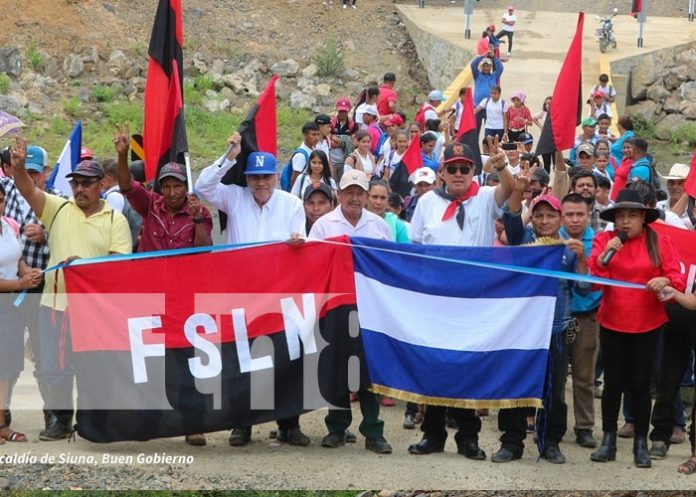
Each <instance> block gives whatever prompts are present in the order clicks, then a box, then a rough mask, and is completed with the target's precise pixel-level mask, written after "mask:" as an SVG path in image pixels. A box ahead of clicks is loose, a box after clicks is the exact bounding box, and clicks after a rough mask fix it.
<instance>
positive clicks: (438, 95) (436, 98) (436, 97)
mask: <svg viewBox="0 0 696 497" xmlns="http://www.w3.org/2000/svg"><path fill="white" fill-rule="evenodd" d="M444 99H445V97H444V95H443V94H442V92H441V91H440V90H433V91H431V92H430V93H428V100H431V101H433V102H442V101H443V100H444Z"/></svg>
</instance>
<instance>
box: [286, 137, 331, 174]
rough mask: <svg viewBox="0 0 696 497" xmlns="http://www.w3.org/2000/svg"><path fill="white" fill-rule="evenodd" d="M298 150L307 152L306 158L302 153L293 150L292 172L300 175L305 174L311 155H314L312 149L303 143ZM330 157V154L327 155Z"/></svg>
mask: <svg viewBox="0 0 696 497" xmlns="http://www.w3.org/2000/svg"><path fill="white" fill-rule="evenodd" d="M297 148H301V149H302V150H304V151H305V152H307V157H305V156H304V154H303V153H302V152H297V153H295V151H294V150H293V154H294V155H293V156H292V170H293V171H297V172H298V173H303V172H304V170H305V168H306V167H307V164H308V163H309V154H311V153H312V149H311V148H309V147H308V146H307V145H305V143H304V142H302V145H300V146H299V147H297ZM326 156H327V157H328V156H329V155H328V152H327V154H326Z"/></svg>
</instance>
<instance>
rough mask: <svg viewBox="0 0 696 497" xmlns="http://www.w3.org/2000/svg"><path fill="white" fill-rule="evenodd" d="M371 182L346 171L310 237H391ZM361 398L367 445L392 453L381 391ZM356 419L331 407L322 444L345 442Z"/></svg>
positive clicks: (362, 427)
mask: <svg viewBox="0 0 696 497" xmlns="http://www.w3.org/2000/svg"><path fill="white" fill-rule="evenodd" d="M369 184H370V180H369V179H368V177H367V175H366V174H365V173H364V172H362V171H358V170H353V171H349V172H346V173H344V174H343V177H342V178H341V183H340V185H339V192H338V200H339V205H338V207H336V208H335V209H334V210H332V211H331V212H329V213H328V214H325V215H323V216H322V217H320V218H319V219H318V220H317V222H315V223H314V225H313V226H312V229H311V231H310V232H309V238H310V239H311V238H314V239H322V240H323V239H325V238H332V237H336V236H341V235H348V236H362V237H367V238H377V239H380V240H391V232H390V230H389V226H388V225H387V223H386V222H384V219H382V218H381V217H380V216H378V215H376V214H373V213H372V212H369V211H367V210H365V205H366V204H367V190H368V188H369ZM346 395H347V392H346ZM358 398H359V400H360V412H361V413H362V415H363V421H362V423H360V433H362V434H363V435H364V436H365V448H366V449H367V450H371V451H372V452H376V453H377V454H391V452H392V448H391V445H389V443H387V441H386V440H385V439H384V421H382V420H380V419H379V401H378V399H377V395H375V394H374V393H372V392H369V391H367V390H364V391H361V392H359V394H358ZM352 420H353V414H352V411H351V410H350V409H339V410H329V414H327V416H326V418H325V422H326V428H327V429H328V430H329V434H328V435H326V436H325V437H324V439H323V440H322V441H321V445H322V446H323V447H329V448H336V447H340V446H342V445H344V444H345V441H346V430H348V427H349V426H350V423H351V422H352Z"/></svg>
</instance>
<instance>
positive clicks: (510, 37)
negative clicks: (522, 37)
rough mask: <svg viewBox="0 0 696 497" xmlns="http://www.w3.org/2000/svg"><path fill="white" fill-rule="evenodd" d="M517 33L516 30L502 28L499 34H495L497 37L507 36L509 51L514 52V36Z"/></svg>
mask: <svg viewBox="0 0 696 497" xmlns="http://www.w3.org/2000/svg"><path fill="white" fill-rule="evenodd" d="M514 34H515V32H514V31H505V30H500V32H498V34H497V35H495V37H496V38H498V39H499V40H501V39H502V38H503V37H506V38H507V39H508V42H507V43H508V47H507V53H512V36H513V35H514Z"/></svg>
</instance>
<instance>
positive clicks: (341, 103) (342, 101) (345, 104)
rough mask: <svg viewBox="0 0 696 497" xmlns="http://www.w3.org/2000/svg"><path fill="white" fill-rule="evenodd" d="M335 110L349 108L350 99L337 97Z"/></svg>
mask: <svg viewBox="0 0 696 497" xmlns="http://www.w3.org/2000/svg"><path fill="white" fill-rule="evenodd" d="M336 110H350V100H348V99H347V98H339V99H338V101H337V102H336Z"/></svg>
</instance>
